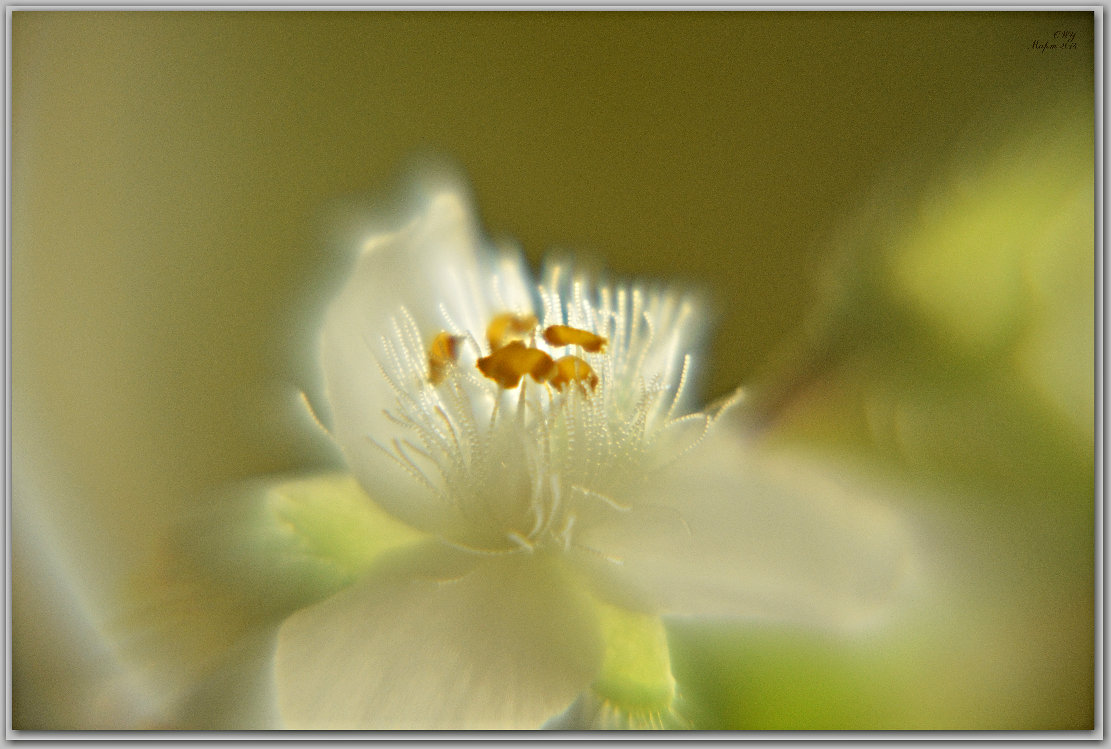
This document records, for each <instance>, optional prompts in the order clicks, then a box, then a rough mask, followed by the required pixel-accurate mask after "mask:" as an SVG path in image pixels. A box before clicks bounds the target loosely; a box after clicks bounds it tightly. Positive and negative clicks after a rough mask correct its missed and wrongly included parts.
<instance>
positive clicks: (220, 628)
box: [11, 11, 1095, 729]
mask: <svg viewBox="0 0 1111 749" xmlns="http://www.w3.org/2000/svg"><path fill="white" fill-rule="evenodd" d="M1062 31H1067V32H1069V33H1072V34H1074V37H1073V38H1071V39H1067V41H1068V42H1069V44H1071V45H1075V46H1067V47H1066V46H1060V47H1058V48H1057V49H1044V50H1039V49H1037V48H1036V47H1035V43H1036V42H1037V41H1039V40H1041V41H1046V42H1049V43H1050V44H1052V43H1054V42H1058V43H1061V42H1064V41H1066V38H1065V37H1063V36H1060V35H1059V36H1058V37H1054V33H1055V32H1062ZM1093 32H1094V25H1093V14H1092V13H1091V12H1015V11H1010V12H960V13H957V12H828V13H824V12H823V13H817V12H790V13H787V12H776V13H772V12H747V11H746V12H713V13H674V12H641V13H612V12H570V13H548V12H510V13H473V12H469V13H440V12H395V13H383V12H343V13H331V12H329V13H307V12H293V11H289V12H30V11H16V12H15V13H14V14H13V16H12V69H11V81H12V84H11V85H12V88H11V93H12V130H11V154H12V160H11V170H12V173H11V178H12V206H11V208H12V213H11V219H12V225H11V226H12V239H11V241H12V259H11V262H12V268H11V272H12V275H11V288H12V368H13V372H12V376H13V379H12V389H13V397H12V401H13V414H12V416H13V425H12V434H13V461H14V462H13V479H14V495H13V534H12V535H13V538H12V548H13V581H12V597H13V601H12V615H13V644H12V652H13V711H14V719H15V727H17V728H74V727H76V728H81V727H114V726H115V725H117V721H119V720H123V718H121V717H120V716H121V715H130V713H128V710H127V709H124V708H121V707H120V706H119V702H120V701H124V702H126V698H122V697H121V698H118V699H115V701H113V699H110V698H109V697H104V696H103V695H104V693H105V692H104V690H103V689H100V688H96V689H94V691H95V692H96V693H97V694H98V695H100V698H101V699H102V700H105V702H103V703H101V702H96V703H95V704H92V705H91V704H90V703H89V702H88V701H87V700H86V699H85V698H86V697H87V692H86V691H84V690H88V689H90V688H92V687H90V685H96V684H100V683H101V682H100V681H98V679H101V678H102V677H103V674H104V673H105V672H106V670H107V671H111V665H110V664H111V663H113V662H114V659H115V658H116V657H118V656H119V653H118V652H117V651H116V645H115V644H113V643H114V640H113V639H112V638H108V640H106V641H104V642H102V641H99V640H97V635H98V634H99V633H101V632H103V631H108V630H109V629H111V628H110V627H108V626H107V625H106V624H105V622H107V621H108V620H111V619H112V618H113V612H114V611H117V610H118V609H119V605H120V604H119V600H118V596H119V587H120V581H121V580H134V579H136V578H143V577H144V575H154V576H157V575H158V574H160V573H159V572H158V570H157V564H156V563H155V562H152V559H157V558H158V555H159V550H160V545H161V543H162V539H163V538H164V537H165V535H166V533H167V529H168V528H170V527H171V526H172V525H173V524H175V523H176V522H178V521H180V519H181V518H182V517H183V516H184V515H186V514H187V513H188V512H189V511H190V509H191V508H192V507H193V506H194V505H195V498H196V497H197V496H199V495H201V494H203V493H204V492H205V491H207V490H208V489H209V488H211V487H213V486H218V485H220V484H222V483H224V482H227V481H232V480H236V479H241V478H244V477H249V476H253V475H257V474H264V473H271V472H276V471H295V470H302V469H311V468H316V467H319V466H321V465H322V464H324V463H325V462H326V461H327V460H328V459H329V456H328V453H327V452H326V451H325V450H324V449H323V448H321V447H318V446H317V443H315V442H314V441H313V438H312V437H311V436H310V435H306V434H304V433H302V432H300V431H298V428H297V427H296V426H295V425H294V424H293V423H292V422H291V420H290V418H289V411H290V408H291V407H290V405H289V401H288V396H289V393H290V392H291V391H293V390H295V389H296V388H300V387H312V385H313V383H314V382H315V378H316V372H315V362H314V361H313V360H312V358H311V356H309V355H308V352H309V350H310V348H309V347H310V343H311V340H312V336H313V335H314V334H315V326H316V317H315V315H316V311H317V310H318V308H319V304H320V303H321V302H322V301H323V300H324V299H325V298H326V297H327V294H328V292H329V289H331V288H333V287H334V286H335V285H336V283H337V280H338V274H339V273H341V272H342V270H343V269H344V267H345V264H346V262H347V257H348V254H347V253H349V251H350V248H351V247H352V246H353V244H354V243H355V242H356V241H357V239H358V230H359V227H360V226H361V225H365V223H366V221H367V217H372V216H376V215H380V212H381V206H382V205H383V204H389V201H391V200H393V199H394V198H395V197H396V196H397V194H398V190H399V188H401V187H403V186H404V184H405V179H406V178H407V176H408V175H409V174H411V173H412V170H413V169H414V168H415V165H419V164H421V163H426V162H427V161H429V160H432V161H436V162H437V163H449V164H454V165H455V166H456V167H457V168H458V169H459V170H460V172H461V173H463V174H464V175H466V177H467V178H468V179H469V180H470V183H471V185H472V186H473V190H474V194H475V197H476V199H477V204H478V207H479V210H480V212H481V215H482V219H483V221H484V223H485V225H486V228H487V229H488V230H489V232H490V233H491V234H492V235H494V236H509V237H515V238H516V239H517V240H519V241H520V242H521V244H522V245H523V248H524V251H525V253H526V254H527V256H528V258H529V259H530V261H531V262H532V263H533V265H534V267H537V266H538V264H539V262H540V260H541V258H542V257H543V256H544V253H545V252H546V251H547V250H549V249H552V248H553V247H555V248H565V249H570V250H574V251H576V252H578V253H582V254H585V255H588V256H590V257H593V258H595V259H596V260H597V261H598V262H599V263H600V264H602V265H603V266H604V267H606V268H607V269H608V270H609V271H611V272H612V273H613V274H614V275H615V276H618V277H638V278H641V277H647V278H652V279H664V280H667V281H668V282H674V283H677V284H684V285H690V286H693V287H695V288H697V289H700V290H702V291H704V292H705V293H706V294H707V298H708V299H709V300H710V301H711V309H712V312H713V314H714V316H715V318H716V319H715V320H714V323H715V327H714V329H713V333H712V336H711V338H710V342H711V345H710V346H709V349H708V351H707V352H706V353H707V356H706V357H705V360H704V362H705V364H704V368H703V372H704V375H705V377H704V385H705V387H704V391H703V394H704V395H705V396H706V397H707V398H713V397H717V396H720V395H723V394H724V393H726V392H728V391H729V390H730V389H731V388H732V387H734V386H735V385H736V384H737V383H739V382H743V383H751V384H753V386H754V388H755V392H757V393H758V394H759V395H760V396H761V397H760V398H758V399H757V403H758V404H762V406H761V408H762V409H763V411H762V412H761V413H762V414H763V416H764V417H766V424H767V425H768V427H769V429H770V435H771V436H772V438H773V439H775V440H778V441H781V442H782V443H783V444H785V445H791V446H795V445H797V446H803V447H805V448H807V449H811V450H820V451H822V452H823V454H825V455H831V456H834V457H835V459H837V460H843V461H846V464H851V463H855V462H869V463H870V464H879V465H882V466H884V467H885V470H887V471H889V472H890V474H891V475H893V476H897V477H899V480H900V481H902V482H904V483H905V485H906V486H907V487H911V486H913V487H914V490H913V491H911V490H910V489H909V488H908V490H907V492H906V495H905V496H904V497H900V498H899V499H898V500H895V501H897V502H898V503H899V504H900V505H901V506H902V507H903V509H905V511H906V512H907V513H908V516H911V517H915V518H917V519H918V522H920V523H921V525H922V527H923V528H927V529H928V532H925V533H924V535H925V537H926V538H928V539H929V550H930V553H931V554H932V555H933V556H934V557H935V558H938V559H942V560H944V564H942V565H941V566H942V567H943V568H944V569H945V570H947V572H946V574H945V575H942V576H941V577H942V578H943V579H944V580H946V581H947V582H945V583H944V584H942V585H940V586H939V587H938V590H939V591H940V592H939V593H937V595H938V596H940V598H935V599H933V600H931V601H930V603H929V604H928V605H922V606H920V607H919V608H918V609H916V610H913V611H911V612H909V613H904V614H903V615H902V616H901V618H899V619H898V620H897V621H896V622H895V623H894V624H893V625H892V626H890V627H889V628H887V629H886V630H884V631H883V632H882V634H880V635H876V636H874V637H872V638H870V639H867V640H857V641H854V640H852V639H846V638H840V637H837V636H833V635H827V634H819V633H813V632H806V631H797V630H791V629H785V628H780V627H772V626H765V625H761V626H737V627H732V628H721V627H716V628H715V627H708V626H704V625H699V624H690V623H685V624H676V625H675V626H673V627H672V631H671V636H672V648H673V652H674V654H675V663H674V666H675V671H676V675H677V676H678V677H679V679H680V686H681V688H682V689H683V693H684V695H685V697H686V699H687V702H688V703H689V710H690V713H691V715H692V716H694V719H695V722H696V725H697V726H698V727H704V728H793V729H805V728H818V729H829V728H945V729H972V728H977V729H985V728H986V729H1007V728H1027V729H1031V728H1032V729H1056V728H1084V727H1089V728H1090V727H1091V724H1092V721H1093V684H1094V677H1093V669H1094V659H1093V638H1094V626H1093V616H1094V605H1093V597H1092V596H1093V569H1094V561H1093V534H1094V522H1093V479H1092V477H1093V469H1094V464H1093V458H1092V449H1093V440H1094V437H1093V426H1092V416H1093V410H1092V408H1093V402H1092V392H1093V391H1092V388H1093V377H1092V366H1093V353H1092V349H1093V345H1094V338H1093V336H1094V330H1093V322H1094V315H1093V306H1094V296H1093V284H1092V280H1093V275H1094V268H1093V212H1092V211H1093V202H1094V191H1093V190H1094V188H1093V184H1094V171H1093V156H1094V152H1093V138H1094V135H1095V133H1094V127H1093V117H1094V104H1093V101H1094V94H1093V92H1094V74H1093V71H1094V52H1093V47H1094V42H1093ZM923 487H925V488H923ZM923 518H927V519H923ZM197 595H198V596H199V597H201V598H202V599H203V598H204V596H205V595H206V594H205V593H204V592H201V593H198V594H197ZM217 599H218V596H213V597H212V599H205V606H202V607H201V608H202V609H203V610H204V611H206V612H208V613H210V614H211V616H212V618H213V621H216V620H217V619H219V617H220V616H225V615H226V613H227V611H232V610H234V609H235V602H234V601H231V602H224V603H219V602H218V601H217ZM72 601H77V602H78V603H79V604H80V605H79V607H78V608H79V609H80V611H82V612H85V613H84V614H83V615H78V614H75V611H77V609H75V608H74V606H75V604H73V603H72ZM209 604H211V605H209ZM221 606H223V609H221ZM218 610H219V611H220V612H222V613H217V612H218ZM167 616H168V615H167ZM75 621H80V622H83V623H84V626H85V628H84V629H82V626H83V625H82V624H81V623H77V624H75V623H74V622H75ZM221 621H225V623H221V624H216V625H211V628H212V629H214V630H215V631H217V634H214V635H211V637H213V638H215V639H217V640H219V639H221V634H220V633H221V632H223V633H225V634H226V632H227V631H232V630H234V627H231V629H228V627H229V626H230V625H226V617H225V620H221ZM184 626H185V629H183V630H181V631H179V632H178V633H177V637H178V638H179V640H176V641H175V642H176V644H175V647H180V648H182V649H183V650H188V648H189V647H191V646H190V645H188V644H186V641H189V640H190V638H193V639H196V640H197V642H198V643H199V644H197V645H196V647H197V648H198V649H199V650H206V649H211V648H210V646H209V645H208V644H206V643H208V642H209V641H208V640H206V639H205V638H206V637H209V636H210V635H207V634H205V635H196V636H195V637H194V634H195V633H194V632H193V631H192V629H194V628H195V629H196V630H198V631H202V630H205V627H206V626H209V625H206V624H204V623H203V622H200V621H193V623H191V624H187V625H184ZM71 630H72V631H71ZM236 631H237V630H236ZM90 633H91V634H90ZM90 638H91V639H90ZM225 639H227V638H225ZM105 642H107V644H105ZM206 668H207V666H206ZM120 689H122V690H123V691H122V692H121V694H127V693H128V692H127V690H126V689H125V688H124V687H120ZM130 709H132V710H133V712H135V713H136V715H132V716H131V717H132V718H134V719H136V720H138V721H139V722H140V724H143V725H150V724H149V723H142V721H143V720H147V721H150V720H155V719H152V718H150V717H149V716H145V715H143V712H142V710H141V709H140V708H138V707H132V708H130ZM197 710H198V712H197V716H201V715H203V714H204V712H203V709H202V708H200V707H198V708H197ZM205 720H207V719H206V718H203V717H195V718H194V723H192V724H190V722H189V720H184V722H183V723H182V724H183V725H194V726H195V725H196V724H197V722H200V723H204V721H205ZM212 720H213V723H212V725H216V724H218V723H219V721H218V720H215V719H212Z"/></svg>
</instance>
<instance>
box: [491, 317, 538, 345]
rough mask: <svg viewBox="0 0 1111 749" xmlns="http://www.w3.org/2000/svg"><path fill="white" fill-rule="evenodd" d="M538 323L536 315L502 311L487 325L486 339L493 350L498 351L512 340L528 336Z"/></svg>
mask: <svg viewBox="0 0 1111 749" xmlns="http://www.w3.org/2000/svg"><path fill="white" fill-rule="evenodd" d="M536 325H537V320H536V315H532V314H524V315H518V314H516V313H514V312H502V313H501V314H500V315H494V319H493V320H491V321H490V324H489V325H487V326H486V341H487V343H489V344H490V350H491V351H497V350H498V349H500V348H501V347H502V346H505V345H506V344H507V343H509V342H510V341H519V340H521V339H523V338H525V337H527V336H528V334H529V333H531V332H532V331H533V330H534V329H535V328H536Z"/></svg>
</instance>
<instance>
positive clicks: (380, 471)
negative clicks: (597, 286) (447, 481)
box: [321, 192, 531, 530]
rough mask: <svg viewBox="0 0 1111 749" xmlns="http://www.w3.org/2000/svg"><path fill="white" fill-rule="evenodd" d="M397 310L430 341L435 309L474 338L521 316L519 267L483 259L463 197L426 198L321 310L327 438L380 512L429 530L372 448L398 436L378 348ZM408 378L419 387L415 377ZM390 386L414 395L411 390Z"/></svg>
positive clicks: (417, 496) (423, 502)
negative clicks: (492, 324)
mask: <svg viewBox="0 0 1111 749" xmlns="http://www.w3.org/2000/svg"><path fill="white" fill-rule="evenodd" d="M503 305H504V307H503ZM403 307H404V309H405V310H407V311H408V312H409V313H410V314H411V315H412V316H413V319H414V321H415V322H416V324H417V325H418V327H419V328H420V329H421V330H422V331H432V334H434V333H435V332H436V331H438V330H442V329H443V328H444V327H445V325H444V322H443V321H442V319H441V309H444V310H446V311H447V312H448V314H449V315H450V316H451V318H452V319H453V320H454V321H455V322H456V323H457V324H459V325H461V326H465V327H467V328H468V329H471V330H476V331H482V330H484V329H485V325H486V320H488V318H489V317H490V316H491V315H493V314H496V313H497V312H501V311H503V309H504V308H505V307H508V308H510V309H519V310H522V311H527V310H530V309H531V298H530V297H529V295H528V294H527V292H526V287H525V285H524V275H523V266H522V263H521V260H520V259H519V258H517V257H515V256H509V255H494V254H493V253H491V252H490V250H489V248H488V247H486V246H485V245H484V244H483V240H482V238H481V237H480V236H479V234H478V232H477V229H476V227H475V225H474V222H473V221H472V217H471V213H470V210H469V207H468V206H466V205H465V203H464V202H463V199H462V197H461V196H460V195H458V194H456V193H453V192H438V193H433V194H431V195H429V196H427V197H426V198H425V200H424V205H422V206H421V207H420V209H419V210H418V211H417V214H416V216H415V218H414V219H413V220H412V221H411V222H410V223H409V224H407V225H406V226H404V227H403V228H401V229H400V230H398V231H394V232H388V233H382V234H378V235H375V236H374V237H372V238H371V239H370V240H368V241H367V243H366V244H365V245H364V247H363V248H362V251H361V253H360V255H359V257H358V260H357V262H356V266H355V268H354V270H353V272H352V274H351V277H350V278H349V280H348V281H347V283H346V284H345V286H344V287H343V290H342V291H341V292H340V294H339V295H338V296H337V298H336V299H335V300H334V301H333V302H332V304H331V306H330V307H329V310H328V314H327V317H326V320H325V323H324V328H323V335H322V342H321V362H322V366H323V371H324V378H325V385H326V390H327V397H328V401H329V404H330V406H331V424H330V428H331V432H332V435H333V436H334V437H335V439H336V442H337V443H338V444H339V445H340V447H341V448H342V449H343V450H344V453H345V455H346V457H347V461H348V465H350V466H351V469H352V470H353V471H354V473H355V475H356V477H358V478H359V480H360V481H361V482H362V484H363V486H365V487H372V488H373V490H374V496H375V498H376V499H377V500H378V501H379V502H380V503H381V504H382V505H383V506H384V507H385V508H386V509H387V510H389V511H390V512H391V513H392V514H394V515H395V516H396V517H398V518H400V519H401V520H404V521H405V522H408V523H410V524H411V525H414V526H416V527H418V528H424V529H426V530H433V529H434V528H435V524H436V522H437V521H442V520H443V518H440V517H438V516H437V509H436V507H435V506H434V505H433V504H432V503H430V502H429V497H428V496H427V495H426V493H424V492H423V491H421V489H422V487H420V486H418V485H415V484H414V483H413V482H412V481H411V480H410V476H409V475H408V473H406V471H405V470H404V469H402V468H401V467H400V466H399V465H398V464H397V463H396V462H395V461H394V460H392V459H391V458H390V457H388V456H387V455H386V454H384V453H383V451H382V450H381V449H380V448H379V447H378V446H376V444H375V442H377V444H378V445H381V446H385V447H390V445H391V441H392V439H393V438H395V437H404V436H406V433H405V431H404V430H403V429H402V428H400V427H398V426H397V424H396V423H394V422H393V421H391V420H390V419H389V418H387V417H386V415H385V411H386V410H387V409H389V408H392V407H394V406H395V405H396V396H395V394H394V392H393V390H392V389H391V388H390V387H389V386H388V385H387V383H386V381H385V379H384V377H383V375H382V367H383V366H386V365H388V364H389V363H390V361H391V356H390V354H389V353H388V352H387V351H386V350H385V347H384V342H383V340H382V339H383V337H388V336H390V335H391V333H392V331H393V328H392V323H393V322H394V321H395V320H396V319H397V315H398V313H399V311H400V310H401V309H402V308H403ZM414 375H415V376H416V377H417V378H418V379H419V378H420V377H422V376H423V375H424V372H423V370H422V371H421V372H419V373H414ZM399 385H400V386H401V387H415V386H417V385H419V382H416V383H410V382H404V383H399ZM372 440H373V441H372ZM430 526H431V527H430Z"/></svg>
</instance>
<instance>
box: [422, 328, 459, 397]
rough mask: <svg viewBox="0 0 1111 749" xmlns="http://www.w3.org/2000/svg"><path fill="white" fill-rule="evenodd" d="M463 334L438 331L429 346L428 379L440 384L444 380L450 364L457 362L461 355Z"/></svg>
mask: <svg viewBox="0 0 1111 749" xmlns="http://www.w3.org/2000/svg"><path fill="white" fill-rule="evenodd" d="M462 340H463V338H462V337H461V336H454V335H451V334H450V333H437V334H436V337H435V338H433V339H432V345H431V346H429V347H428V381H429V382H431V383H432V384H433V385H439V384H440V383H441V382H443V381H444V377H445V376H446V374H447V368H448V365H449V364H455V361H456V359H457V358H458V357H459V342H460V341H462Z"/></svg>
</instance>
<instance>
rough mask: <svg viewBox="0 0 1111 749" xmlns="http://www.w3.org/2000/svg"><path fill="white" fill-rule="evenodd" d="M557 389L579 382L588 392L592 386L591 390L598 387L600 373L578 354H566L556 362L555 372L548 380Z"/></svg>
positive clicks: (584, 390)
mask: <svg viewBox="0 0 1111 749" xmlns="http://www.w3.org/2000/svg"><path fill="white" fill-rule="evenodd" d="M548 382H550V383H551V384H552V387H554V388H555V389H556V390H563V387H564V386H565V385H567V384H569V383H572V382H577V383H578V384H579V387H581V388H582V389H583V392H586V387H587V386H590V389H591V391H593V390H594V388H596V387H598V375H596V374H594V370H593V369H591V368H590V365H589V364H587V363H586V362H585V361H583V360H582V359H580V358H579V357H577V356H564V357H561V358H559V359H557V360H556V362H555V374H554V375H553V376H552V377H551V378H550V379H549V380H548Z"/></svg>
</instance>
